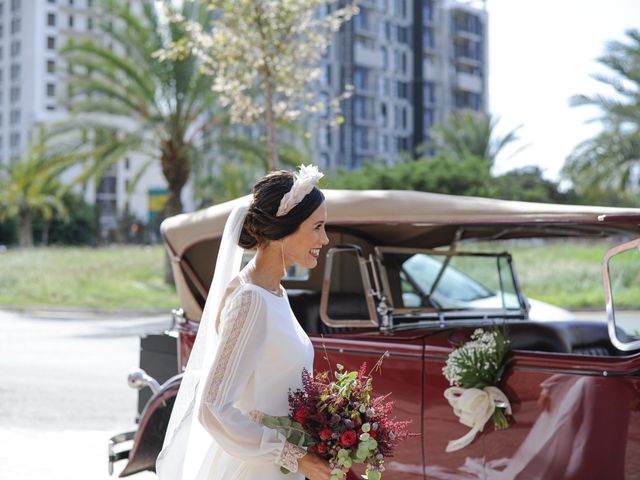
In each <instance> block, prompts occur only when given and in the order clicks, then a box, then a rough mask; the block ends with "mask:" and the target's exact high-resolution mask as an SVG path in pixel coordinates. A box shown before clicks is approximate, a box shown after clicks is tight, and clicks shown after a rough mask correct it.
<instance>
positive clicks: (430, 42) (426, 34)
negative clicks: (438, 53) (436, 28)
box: [422, 27, 436, 49]
mask: <svg viewBox="0 0 640 480" xmlns="http://www.w3.org/2000/svg"><path fill="white" fill-rule="evenodd" d="M422 46H423V47H424V48H430V49H434V48H436V42H435V40H434V35H433V28H431V27H425V28H424V30H423V31H422Z"/></svg>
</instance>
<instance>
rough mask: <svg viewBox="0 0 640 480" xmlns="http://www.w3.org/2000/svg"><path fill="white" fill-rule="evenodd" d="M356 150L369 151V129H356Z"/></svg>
mask: <svg viewBox="0 0 640 480" xmlns="http://www.w3.org/2000/svg"><path fill="white" fill-rule="evenodd" d="M354 136H355V143H356V148H358V149H359V150H368V149H369V129H368V128H366V127H356V128H355V130H354Z"/></svg>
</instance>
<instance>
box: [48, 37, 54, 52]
mask: <svg viewBox="0 0 640 480" xmlns="http://www.w3.org/2000/svg"><path fill="white" fill-rule="evenodd" d="M47 49H49V50H55V49H56V39H55V37H47Z"/></svg>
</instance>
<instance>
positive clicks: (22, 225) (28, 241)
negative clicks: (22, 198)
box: [18, 204, 33, 248]
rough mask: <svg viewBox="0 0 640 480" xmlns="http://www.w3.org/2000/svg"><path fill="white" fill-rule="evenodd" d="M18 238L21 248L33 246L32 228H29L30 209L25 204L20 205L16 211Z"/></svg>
mask: <svg viewBox="0 0 640 480" xmlns="http://www.w3.org/2000/svg"><path fill="white" fill-rule="evenodd" d="M18 218H19V226H18V239H19V242H20V246H21V247H23V248H29V247H33V230H32V229H31V210H30V209H29V207H28V206H26V205H24V204H23V205H21V206H20V211H19V213H18Z"/></svg>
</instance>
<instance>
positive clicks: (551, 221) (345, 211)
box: [161, 190, 640, 320]
mask: <svg viewBox="0 0 640 480" xmlns="http://www.w3.org/2000/svg"><path fill="white" fill-rule="evenodd" d="M323 193H324V194H325V197H326V200H327V207H328V222H327V230H328V231H330V230H333V231H334V232H338V231H343V232H347V233H348V234H349V235H355V236H356V237H360V238H363V239H366V240H367V241H368V242H369V243H371V244H376V245H387V246H389V245H392V246H406V247H422V248H430V247H435V246H440V245H447V244H449V243H450V242H451V241H452V240H453V238H454V237H455V238H459V239H467V238H496V237H500V238H515V237H522V236H533V235H536V236H538V235H542V236H544V235H562V236H570V235H574V234H575V235H581V234H583V233H588V234H591V235H598V234H600V233H601V232H602V231H604V230H606V229H607V228H614V229H615V230H616V231H619V230H623V231H624V230H626V231H631V232H636V233H637V232H638V224H640V209H633V208H624V209H623V208H610V207H596V206H577V205H558V204H546V203H527V202H513V201H506V200H495V199H489V198H477V197H461V196H454V195H441V194H435V193H425V192H411V191H400V190H366V191H355V190H323ZM241 201H245V202H246V201H248V198H247V197H244V198H243V199H237V200H233V201H230V202H225V203H222V204H219V205H214V206H212V207H209V208H206V209H203V210H199V211H197V212H193V213H185V214H181V215H176V216H174V217H171V218H167V219H166V220H165V221H164V222H163V223H162V226H161V231H162V235H163V238H164V241H165V244H166V247H167V250H168V251H169V254H170V255H171V257H172V268H173V274H174V279H175V282H176V289H177V293H178V297H179V298H180V304H181V306H182V308H183V309H184V310H185V313H186V316H187V318H190V319H193V320H199V318H200V315H201V313H202V305H203V304H204V300H205V298H206V295H207V291H208V288H209V284H210V283H211V278H212V276H213V265H214V264H215V256H216V255H217V249H218V244H219V242H218V239H219V238H220V237H221V236H222V231H223V229H224V224H225V222H226V219H227V216H228V215H229V213H230V212H231V210H232V209H233V207H234V206H235V205H236V204H237V203H238V202H241ZM390 225H391V226H392V228H389V227H390ZM550 225H552V226H553V231H546V228H547V227H548V226H550ZM541 230H543V232H542V233H541V232H540V231H541ZM330 238H332V235H331V234H330ZM334 238H335V240H336V242H338V241H344V240H342V239H339V238H338V237H337V236H336V237H334ZM332 243H333V240H332ZM322 268H323V261H322V259H321V262H320V264H319V265H318V268H316V269H315V270H314V272H313V273H312V276H311V279H310V282H309V283H310V285H311V286H312V287H313V288H316V287H318V284H319V283H320V281H319V278H317V277H318V275H320V274H321V270H322ZM316 270H317V272H316ZM303 288H309V287H303Z"/></svg>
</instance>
